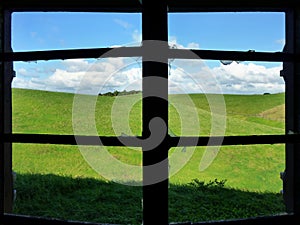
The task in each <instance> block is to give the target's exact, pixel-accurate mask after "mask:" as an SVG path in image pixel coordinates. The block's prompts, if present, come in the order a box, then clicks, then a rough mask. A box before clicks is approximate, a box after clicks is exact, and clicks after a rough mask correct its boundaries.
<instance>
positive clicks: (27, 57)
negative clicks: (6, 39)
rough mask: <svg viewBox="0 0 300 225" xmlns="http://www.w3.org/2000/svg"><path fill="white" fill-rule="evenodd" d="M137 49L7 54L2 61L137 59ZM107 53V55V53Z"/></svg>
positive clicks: (138, 52)
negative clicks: (101, 58)
mask: <svg viewBox="0 0 300 225" xmlns="http://www.w3.org/2000/svg"><path fill="white" fill-rule="evenodd" d="M140 51H141V50H140V48H139V47H121V48H93V49H68V50H50V51H32V52H7V53H4V55H3V57H2V60H3V61H37V60H55V59H76V58H100V57H104V58H108V57H137V56H139V55H141V52H140ZM108 52H109V53H108Z"/></svg>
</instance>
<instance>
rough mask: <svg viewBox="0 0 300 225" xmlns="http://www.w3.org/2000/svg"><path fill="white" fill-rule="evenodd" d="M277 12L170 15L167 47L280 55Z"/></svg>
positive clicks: (281, 19) (280, 22)
mask: <svg viewBox="0 0 300 225" xmlns="http://www.w3.org/2000/svg"><path fill="white" fill-rule="evenodd" d="M284 18H285V14H284V13H281V12H225V13H170V14H169V19H168V20H169V35H170V37H169V40H170V41H169V43H170V45H172V46H174V47H177V48H192V49H210V50H233V51H237V50H238V51H248V50H254V51H257V52H258V51H265V52H275V51H282V50H283V46H284V43H285V23H284V21H285V19H284Z"/></svg>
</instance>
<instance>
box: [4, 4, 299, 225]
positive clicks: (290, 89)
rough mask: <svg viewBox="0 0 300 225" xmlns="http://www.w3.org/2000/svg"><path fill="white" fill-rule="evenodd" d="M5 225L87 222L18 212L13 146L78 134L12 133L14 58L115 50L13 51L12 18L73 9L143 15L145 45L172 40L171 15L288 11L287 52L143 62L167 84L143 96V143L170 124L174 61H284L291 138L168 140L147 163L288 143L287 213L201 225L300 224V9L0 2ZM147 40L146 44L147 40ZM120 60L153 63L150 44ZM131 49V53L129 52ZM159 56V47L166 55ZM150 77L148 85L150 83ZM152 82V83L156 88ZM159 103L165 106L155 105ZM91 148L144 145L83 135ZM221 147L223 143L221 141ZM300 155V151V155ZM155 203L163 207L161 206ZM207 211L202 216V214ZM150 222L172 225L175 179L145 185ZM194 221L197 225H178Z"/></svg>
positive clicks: (171, 54)
mask: <svg viewBox="0 0 300 225" xmlns="http://www.w3.org/2000/svg"><path fill="white" fill-rule="evenodd" d="M0 10H1V11H0V17H1V18H0V23H1V24H0V28H1V31H0V42H1V48H0V51H1V64H0V76H1V77H0V96H1V98H0V120H1V121H0V140H1V141H0V165H1V166H0V202H1V204H0V224H16V225H17V224H61V225H63V224H84V223H80V222H70V221H61V220H50V219H45V218H37V217H29V216H22V215H15V214H12V211H11V210H12V196H13V193H12V176H11V172H12V171H11V170H12V158H11V152H12V143H39V144H68V145H76V144H77V143H76V137H75V136H74V135H46V134H16V133H12V129H11V125H12V124H11V123H12V112H11V111H12V110H11V81H12V78H13V76H14V72H13V67H12V63H13V62H14V61H33V60H51V59H70V58H97V57H99V56H100V55H102V54H103V53H105V52H108V51H110V50H111V49H112V48H101V49H75V50H53V51H39V52H37V51H34V52H12V50H11V43H10V42H11V14H12V12H22V11H69V12H128V13H131V12H141V13H142V28H143V30H142V32H143V41H146V40H159V41H166V42H167V41H168V21H167V18H168V13H172V12H236V11H239V12H248V11H249V12H252V11H256V12H257V11H260V12H284V13H285V14H286V46H285V49H284V51H283V52H276V53H270V52H268V53H267V52H240V51H218V50H184V49H170V48H169V47H168V46H167V45H166V46H158V47H159V48H161V47H163V48H165V52H168V54H167V55H165V56H163V61H165V62H166V63H157V62H149V61H147V60H144V61H143V78H145V77H151V76H152V74H162V75H161V77H162V78H166V79H165V80H166V82H165V83H162V84H161V85H159V86H158V87H157V86H156V87H155V88H159V89H160V91H159V94H158V96H156V98H149V97H147V98H144V99H143V132H142V136H141V137H138V138H139V139H142V140H145V139H147V138H149V136H150V131H149V129H148V124H149V122H150V121H151V119H152V118H154V117H157V116H159V117H160V118H161V119H162V120H163V121H164V122H165V124H168V103H167V101H161V100H160V99H167V98H168V82H167V80H168V76H167V75H168V65H167V62H168V59H169V58H186V57H187V55H189V54H185V53H186V52H187V51H192V52H193V53H194V54H195V56H197V57H200V58H201V59H214V60H237V61H270V62H283V63H284V69H283V71H282V74H281V75H282V76H283V77H284V79H285V82H286V97H285V98H286V99H285V101H286V109H285V111H286V133H285V134H284V135H259V136H257V135H252V136H225V137H170V136H168V135H167V136H166V137H164V140H163V141H162V142H161V143H160V145H159V146H158V147H157V148H155V149H154V150H153V151H143V165H152V164H154V163H157V162H161V161H163V160H166V162H167V160H168V150H169V149H170V148H171V147H174V146H178V142H179V139H180V140H181V142H180V144H181V145H182V146H195V143H196V146H206V145H207V143H208V140H209V139H216V140H219V139H220V138H222V139H223V142H222V145H252V144H276V143H278V144H279V143H285V144H286V169H285V172H284V174H283V176H282V178H283V189H284V194H283V195H284V200H285V204H286V212H287V213H286V214H284V215H274V216H268V217H260V218H249V219H241V220H233V221H218V222H209V223H193V224H262V223H263V224H286V223H288V224H298V223H299V222H300V218H299V217H300V165H298V164H299V163H298V162H299V161H300V152H299V150H300V135H299V133H300V119H299V118H300V92H299V91H298V90H297V89H298V88H297V87H298V86H299V85H300V76H299V75H300V57H299V56H300V55H299V53H300V40H298V39H299V38H298V37H299V36H300V7H299V6H296V1H293V0H285V1H282V0H260V1H259V2H257V1H245V0H205V1H193V0H184V1H182V0H160V1H153V0H141V1H138V0H98V1H97V0H84V1H68V0H43V1H42V0H2V1H1V3H0ZM143 43H146V42H143ZM129 48H130V51H122V50H124V48H120V52H119V53H120V54H119V56H121V55H122V54H123V55H122V56H123V57H131V56H143V57H144V58H147V45H146V44H143V45H142V46H141V47H128V48H126V49H129ZM128 52H130V55H128ZM157 52H159V49H158V51H157ZM144 80H145V81H144ZM149 85H150V86H149ZM151 88H153V87H151V84H149V83H147V79H143V96H149V95H148V94H149V93H150V92H151ZM153 105H156V106H158V107H155V108H154V107H153ZM81 138H84V139H85V140H86V141H85V143H89V144H93V143H98V142H97V141H95V140H96V139H98V138H100V139H101V142H102V144H103V145H104V146H124V144H123V143H124V142H121V141H120V140H122V139H123V140H124V139H126V140H125V143H128V145H127V146H139V147H143V146H141V145H140V144H139V143H142V142H138V143H137V142H136V139H135V137H98V136H97V137H81ZM216 143H218V142H216ZM297 150H298V151H297ZM162 168H163V171H162V172H163V173H165V174H166V176H167V173H168V164H167V163H165V164H164V165H163V167H162ZM150 176H155V173H153V171H144V172H143V179H144V181H145V182H147V179H148V178H149V179H150ZM153 205H155V207H153ZM199 213H200V212H199ZM143 224H145V225H150V224H168V179H166V180H164V181H162V182H159V183H157V184H153V185H146V186H143ZM178 224H191V223H178Z"/></svg>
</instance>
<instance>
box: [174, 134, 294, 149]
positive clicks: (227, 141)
mask: <svg viewBox="0 0 300 225" xmlns="http://www.w3.org/2000/svg"><path fill="white" fill-rule="evenodd" d="M282 143H300V134H288V135H251V136H224V137H222V136H219V137H218V136H212V137H170V145H171V146H172V147H183V146H221V145H256V144H282Z"/></svg>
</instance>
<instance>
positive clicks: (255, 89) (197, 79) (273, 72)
mask: <svg viewBox="0 0 300 225" xmlns="http://www.w3.org/2000/svg"><path fill="white" fill-rule="evenodd" d="M180 66H181V67H180V69H179V68H173V69H172V70H171V76H170V80H171V81H172V88H173V89H172V91H173V92H174V91H175V90H177V89H178V88H177V89H175V86H176V85H177V86H178V87H180V89H182V90H185V92H195V93H199V92H207V93H240V94H261V93H265V92H269V93H278V92H284V89H285V87H284V80H283V78H282V77H280V70H281V69H282V68H281V67H280V66H278V67H271V68H267V67H266V66H262V65H256V64H254V63H249V64H244V63H241V64H238V63H235V62H234V63H232V64H230V65H227V66H225V65H222V64H220V66H218V67H214V68H209V67H207V66H203V64H201V60H199V63H198V65H197V64H196V63H195V61H194V62H193V64H190V65H188V68H186V67H185V66H184V64H180ZM191 66H193V67H194V69H192V68H191Z"/></svg>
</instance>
